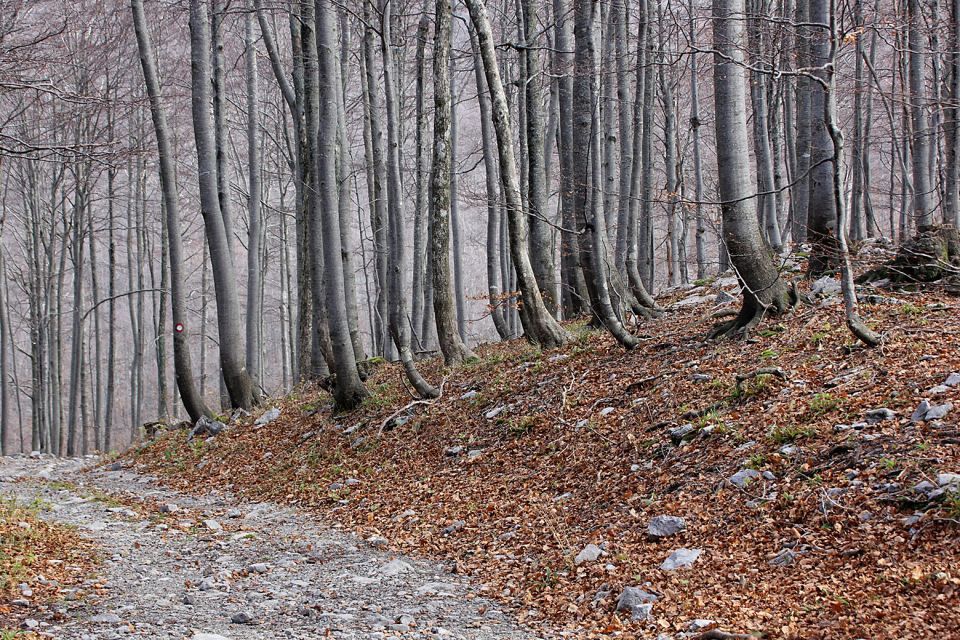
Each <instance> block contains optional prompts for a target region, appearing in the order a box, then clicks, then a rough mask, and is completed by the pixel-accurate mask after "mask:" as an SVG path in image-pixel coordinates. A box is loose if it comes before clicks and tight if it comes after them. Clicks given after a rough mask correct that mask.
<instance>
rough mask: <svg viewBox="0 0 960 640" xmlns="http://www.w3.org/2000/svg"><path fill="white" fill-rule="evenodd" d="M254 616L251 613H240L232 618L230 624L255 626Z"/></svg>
mask: <svg viewBox="0 0 960 640" xmlns="http://www.w3.org/2000/svg"><path fill="white" fill-rule="evenodd" d="M253 620H254V617H253V614H252V613H250V612H249V611H238V612H236V613H235V614H233V615H232V616H230V622H232V623H234V624H253Z"/></svg>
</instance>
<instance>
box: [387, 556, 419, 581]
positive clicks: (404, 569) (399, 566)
mask: <svg viewBox="0 0 960 640" xmlns="http://www.w3.org/2000/svg"><path fill="white" fill-rule="evenodd" d="M413 570H414V569H413V565H411V564H410V563H409V562H404V561H403V560H400V559H399V558H397V559H395V560H391V561H390V562H388V563H387V564H385V565H383V566H382V567H380V571H379V573H380V575H382V576H386V577H388V578H392V577H395V576H399V575H401V574H403V573H410V572H411V571H413Z"/></svg>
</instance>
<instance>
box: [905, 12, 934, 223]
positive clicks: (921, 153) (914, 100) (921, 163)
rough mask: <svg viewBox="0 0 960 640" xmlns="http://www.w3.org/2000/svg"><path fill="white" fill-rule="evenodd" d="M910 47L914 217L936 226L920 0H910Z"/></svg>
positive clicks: (924, 43) (917, 221)
mask: <svg viewBox="0 0 960 640" xmlns="http://www.w3.org/2000/svg"><path fill="white" fill-rule="evenodd" d="M907 18H908V21H909V26H908V30H907V48H908V51H909V54H908V56H909V69H910V70H909V74H908V78H909V83H910V101H909V106H910V114H911V124H912V126H913V216H914V219H915V222H916V224H917V227H918V228H922V227H928V226H930V225H931V224H933V209H934V204H933V191H934V187H933V184H932V180H931V177H932V172H931V169H930V155H929V154H930V130H929V128H928V120H927V81H926V72H925V70H924V59H925V56H926V52H927V37H926V34H925V33H924V29H925V28H926V26H925V24H924V17H923V9H922V5H921V4H920V0H907Z"/></svg>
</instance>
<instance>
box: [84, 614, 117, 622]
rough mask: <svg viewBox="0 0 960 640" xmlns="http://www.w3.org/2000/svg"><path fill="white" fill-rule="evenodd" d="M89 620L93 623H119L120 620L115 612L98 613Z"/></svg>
mask: <svg viewBox="0 0 960 640" xmlns="http://www.w3.org/2000/svg"><path fill="white" fill-rule="evenodd" d="M90 622H93V623H94V624H119V623H120V622H122V620H121V619H120V616H118V615H117V614H115V613H99V614H97V615H95V616H93V617H92V618H90Z"/></svg>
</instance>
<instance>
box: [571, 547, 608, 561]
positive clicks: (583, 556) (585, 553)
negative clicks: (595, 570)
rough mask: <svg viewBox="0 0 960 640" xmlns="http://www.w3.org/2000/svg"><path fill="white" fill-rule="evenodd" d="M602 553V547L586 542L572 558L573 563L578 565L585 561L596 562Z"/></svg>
mask: <svg viewBox="0 0 960 640" xmlns="http://www.w3.org/2000/svg"><path fill="white" fill-rule="evenodd" d="M602 555H603V549H601V548H600V547H598V546H597V545H595V544H588V545H587V546H585V547H584V548H583V549H582V550H581V551H580V553H578V554H577V557H576V558H574V559H573V563H574V564H575V565H577V566H580V565H581V564H584V563H587V562H596V561H597V560H599V559H600V556H602Z"/></svg>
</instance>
